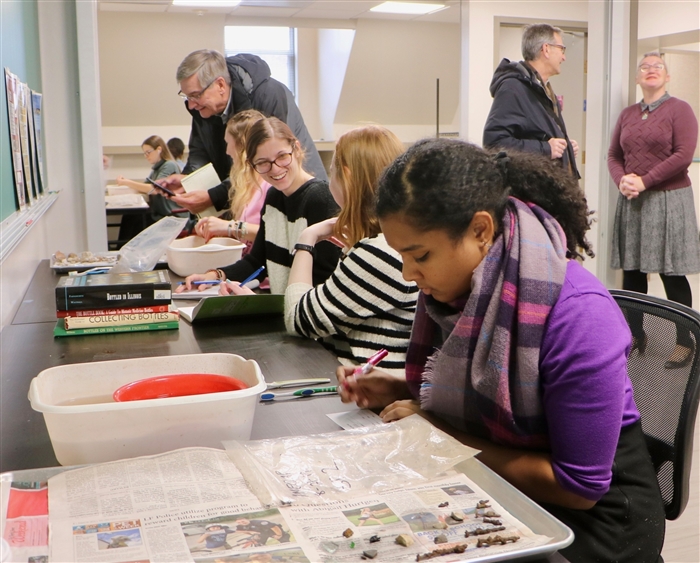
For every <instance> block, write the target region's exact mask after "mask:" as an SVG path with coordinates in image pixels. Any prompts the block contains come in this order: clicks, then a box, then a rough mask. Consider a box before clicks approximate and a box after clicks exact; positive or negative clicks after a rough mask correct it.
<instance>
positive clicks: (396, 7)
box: [369, 2, 445, 16]
mask: <svg viewBox="0 0 700 563" xmlns="http://www.w3.org/2000/svg"><path fill="white" fill-rule="evenodd" d="M444 8H445V5H444V4H427V3H420V2H384V3H383V4H379V6H375V7H374V8H370V10H369V11H370V12H382V13H385V14H411V15H416V16H422V15H425V14H430V13H432V12H437V11H438V10H443V9H444Z"/></svg>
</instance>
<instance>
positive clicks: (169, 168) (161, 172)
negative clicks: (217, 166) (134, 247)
mask: <svg viewBox="0 0 700 563" xmlns="http://www.w3.org/2000/svg"><path fill="white" fill-rule="evenodd" d="M141 150H142V151H143V156H144V157H145V158H146V160H147V161H148V163H149V164H150V165H151V173H150V174H149V175H148V179H149V180H153V181H154V182H157V181H158V180H160V179H162V178H167V177H168V176H170V175H171V174H176V173H179V171H180V169H179V167H178V165H177V163H176V162H175V161H174V160H173V157H172V155H171V154H170V151H169V150H168V145H166V144H165V141H164V140H163V139H162V138H160V137H159V136H158V135H151V136H150V137H148V139H146V140H145V141H144V142H143V143H141ZM117 184H118V185H120V186H128V187H130V188H132V189H134V190H136V191H139V192H141V193H143V194H150V195H149V197H148V206H149V207H150V209H151V216H150V217H149V221H148V222H149V223H155V222H156V221H158V220H160V219H162V218H163V217H168V216H169V215H174V216H176V217H189V212H184V213H173V212H172V210H173V209H177V208H178V207H179V205H178V204H177V203H175V202H174V201H171V200H169V199H167V198H166V197H164V196H162V195H160V194H158V193H156V191H154V190H153V184H150V183H147V182H137V181H134V180H129V179H128V178H125V177H124V176H117ZM145 226H148V225H144V224H143V223H142V221H141V220H140V218H137V217H135V216H130V215H125V216H124V217H122V222H121V226H120V228H119V239H120V240H129V239H131V238H133V237H134V236H136V235H137V234H138V233H139V232H140V231H141V230H142V229H143V228H144V227H145Z"/></svg>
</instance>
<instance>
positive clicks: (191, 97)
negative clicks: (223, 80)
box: [177, 76, 220, 102]
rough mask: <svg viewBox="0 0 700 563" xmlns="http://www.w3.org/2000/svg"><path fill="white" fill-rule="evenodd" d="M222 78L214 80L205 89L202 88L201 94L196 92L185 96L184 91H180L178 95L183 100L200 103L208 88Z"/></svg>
mask: <svg viewBox="0 0 700 563" xmlns="http://www.w3.org/2000/svg"><path fill="white" fill-rule="evenodd" d="M219 78H220V77H218V76H217V77H216V78H215V79H214V80H212V81H211V82H210V83H209V84H207V85H206V86H205V87H204V88H202V89H201V90H200V91H199V92H195V93H194V94H185V93H184V92H183V91H182V90H180V91H179V92H178V93H177V95H178V96H180V97H181V98H182V99H183V100H185V101H187V100H192V101H194V102H196V101H198V100H199V98H201V97H202V96H203V95H204V92H206V91H207V88H209V86H211V85H212V84H214V82H216V81H217V80H218V79H219Z"/></svg>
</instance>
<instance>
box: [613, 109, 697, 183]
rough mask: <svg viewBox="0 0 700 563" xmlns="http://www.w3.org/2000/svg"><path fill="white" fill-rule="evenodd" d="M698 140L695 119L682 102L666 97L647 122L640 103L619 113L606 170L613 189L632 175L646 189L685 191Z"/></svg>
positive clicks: (650, 114) (690, 110) (649, 115)
mask: <svg viewBox="0 0 700 563" xmlns="http://www.w3.org/2000/svg"><path fill="white" fill-rule="evenodd" d="M697 141H698V120H697V119H696V118H695V114H694V113H693V110H692V108H691V107H690V106H689V105H688V104H687V103H686V102H684V101H683V100H679V99H678V98H669V99H668V100H666V101H665V102H663V103H662V104H661V105H660V106H659V107H657V108H656V109H655V110H654V111H651V112H649V113H648V115H647V118H646V119H642V109H641V106H640V104H634V105H633V106H629V107H627V108H625V109H624V110H622V113H620V117H619V118H618V120H617V124H616V125H615V130H614V131H613V135H612V139H611V141H610V149H609V150H608V170H610V175H611V176H612V179H613V181H614V182H615V185H616V186H619V185H620V180H621V179H622V177H623V176H624V175H625V174H631V173H634V174H637V175H638V176H641V177H642V182H644V187H646V188H647V189H651V190H677V189H679V188H687V187H688V186H690V177H689V176H688V166H690V163H691V162H692V161H693V155H694V154H695V145H696V144H697Z"/></svg>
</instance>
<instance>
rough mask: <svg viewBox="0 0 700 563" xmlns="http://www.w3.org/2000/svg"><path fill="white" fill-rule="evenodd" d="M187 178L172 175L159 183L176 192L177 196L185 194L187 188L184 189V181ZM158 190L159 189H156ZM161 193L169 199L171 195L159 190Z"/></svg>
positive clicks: (182, 175) (181, 175) (180, 175)
mask: <svg viewBox="0 0 700 563" xmlns="http://www.w3.org/2000/svg"><path fill="white" fill-rule="evenodd" d="M184 177H185V175H184V174H171V175H170V176H168V177H167V178H161V179H160V180H158V183H159V184H160V185H161V186H165V187H166V188H170V190H171V191H173V192H175V193H176V194H180V193H185V188H183V187H182V179H183V178H184ZM156 189H158V188H156ZM159 193H160V194H162V195H164V196H165V197H169V194H166V193H165V192H163V191H160V190H159Z"/></svg>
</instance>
